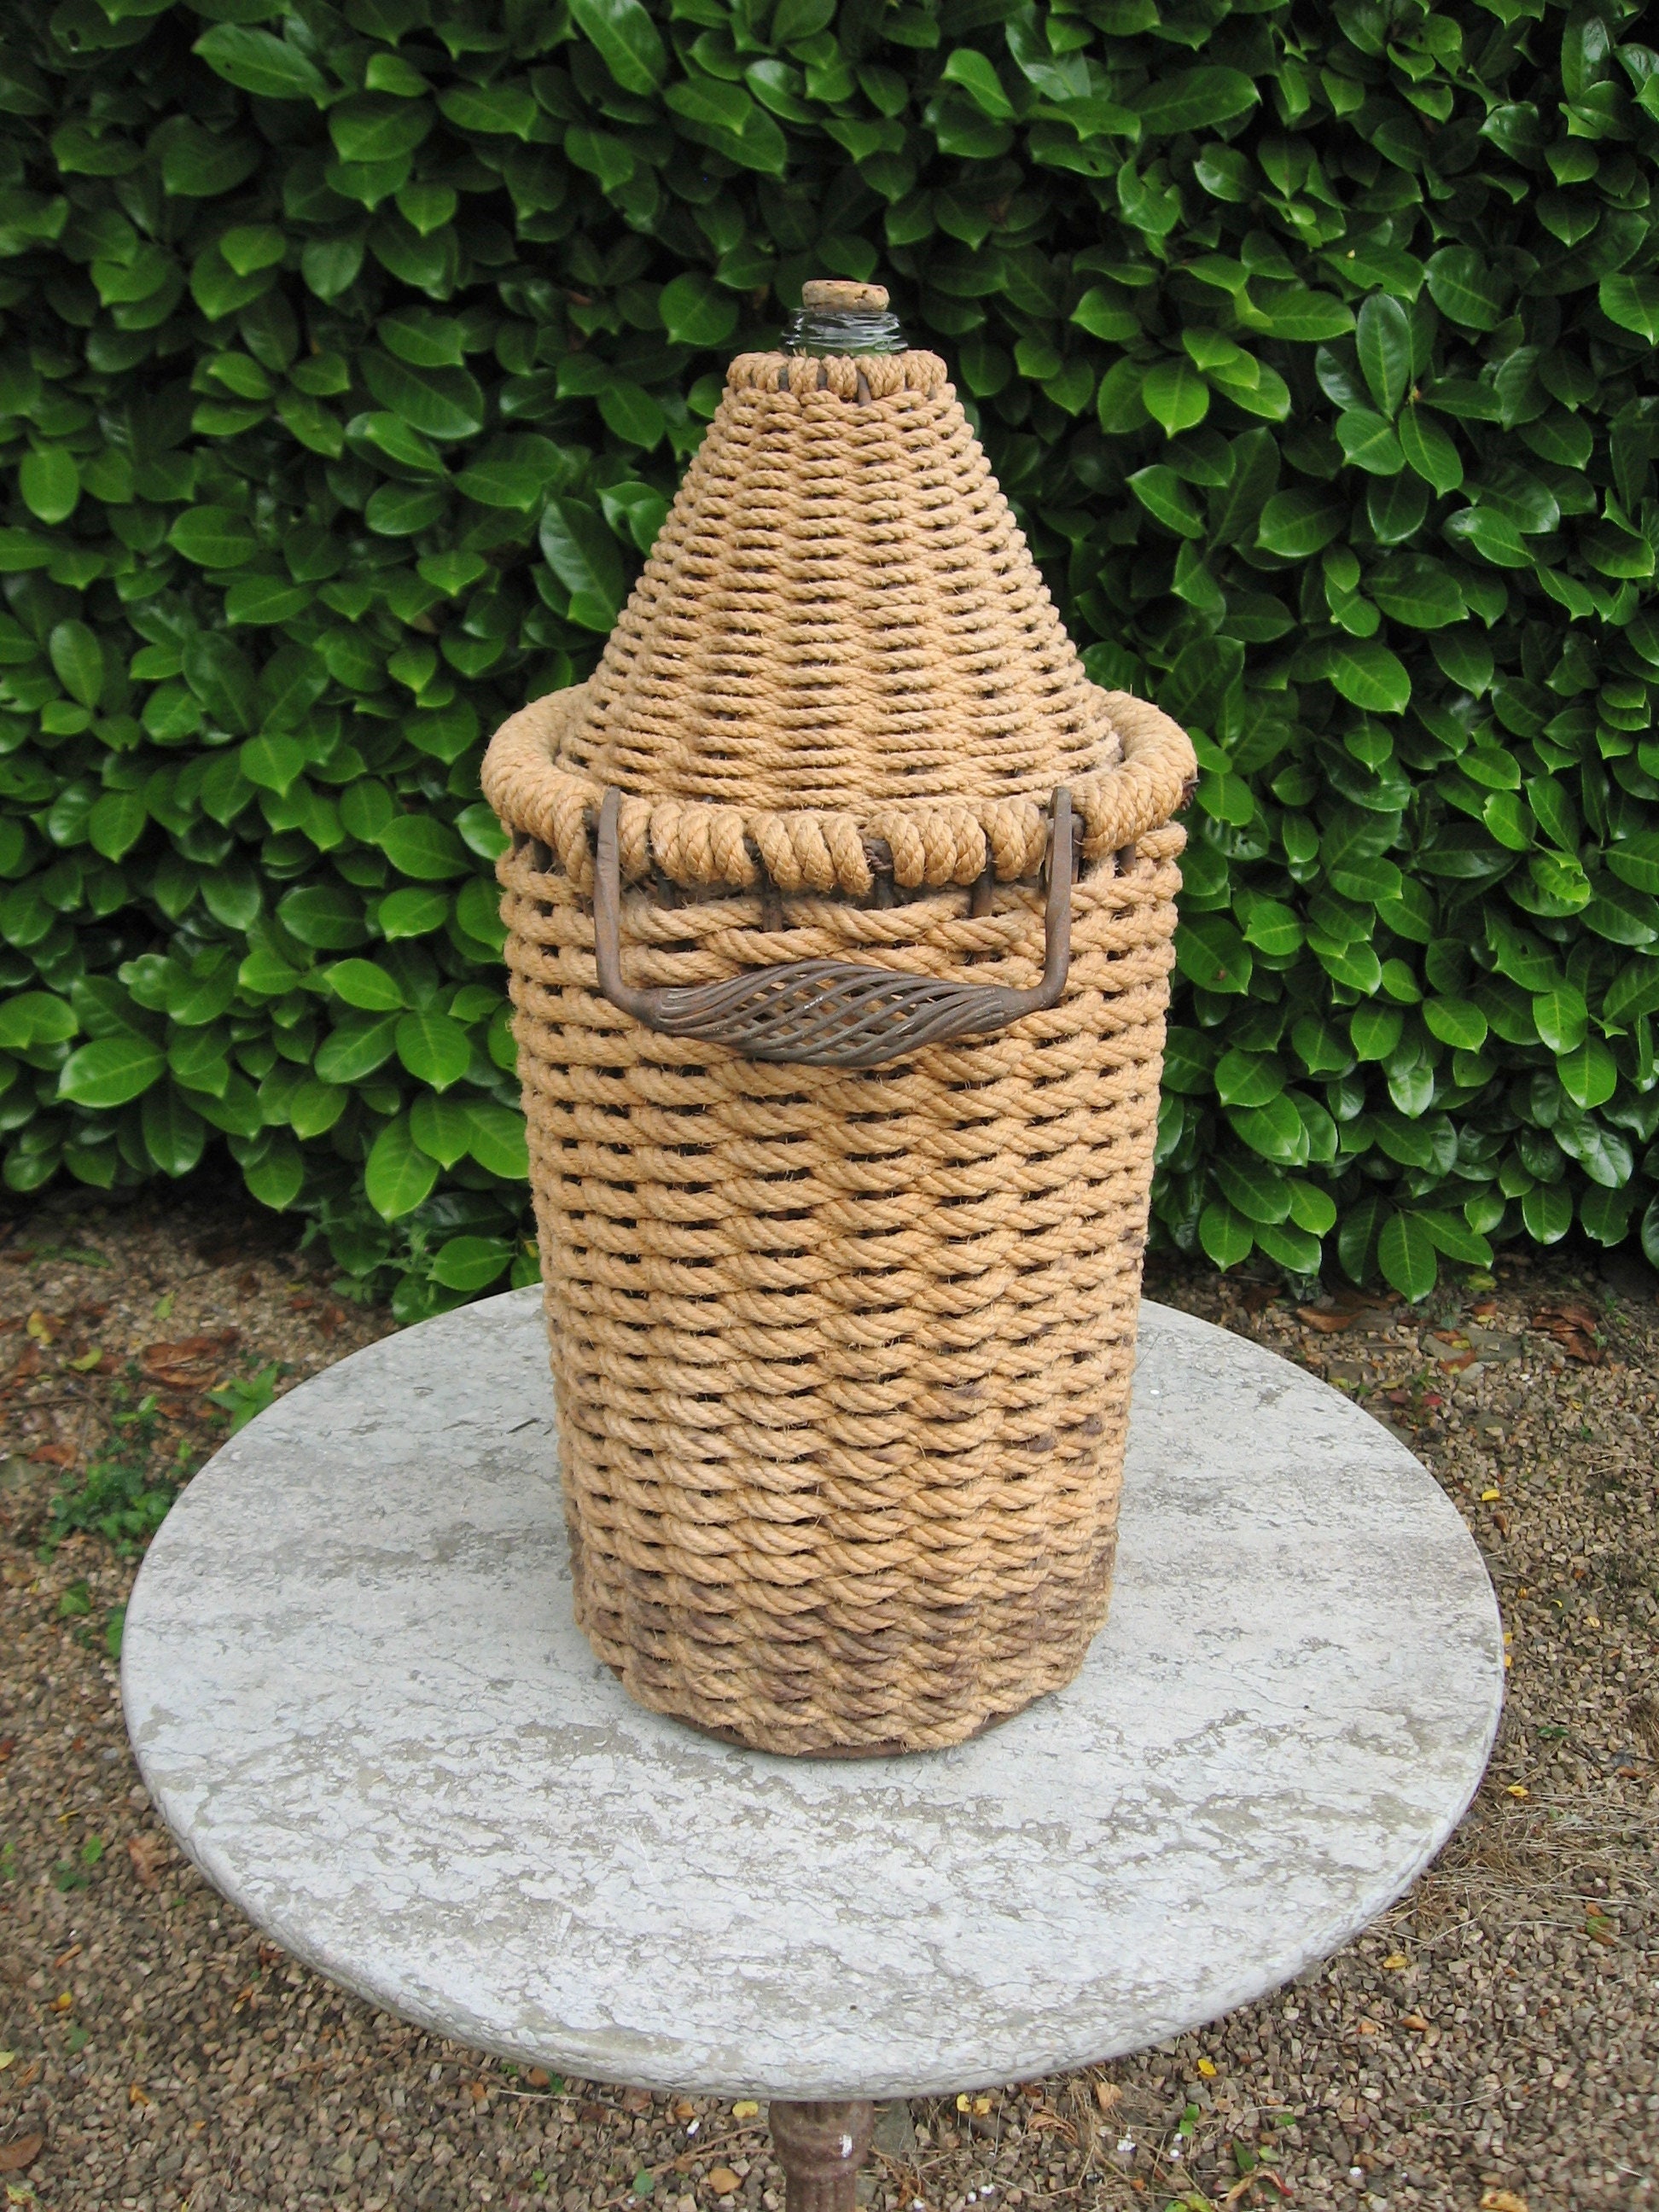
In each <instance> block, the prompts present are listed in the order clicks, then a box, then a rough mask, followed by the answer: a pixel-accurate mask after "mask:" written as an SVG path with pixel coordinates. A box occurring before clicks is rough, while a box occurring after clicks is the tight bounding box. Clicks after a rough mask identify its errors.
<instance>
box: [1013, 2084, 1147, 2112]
mask: <svg viewBox="0 0 1659 2212" xmlns="http://www.w3.org/2000/svg"><path fill="white" fill-rule="evenodd" d="M986 2102H987V2104H989V2102H990V2100H989V2098H988V2097H987V2100H986ZM1095 2102H1096V2104H1097V2105H1098V2106H1099V2107H1100V2109H1101V2111H1102V2112H1110V2111H1112V2109H1113V2108H1114V2106H1118V2105H1121V2103H1122V2102H1123V2092H1122V2090H1121V2089H1120V2088H1119V2087H1118V2086H1117V2084H1116V2082H1115V2081H1097V2082H1096V2083H1095Z"/></svg>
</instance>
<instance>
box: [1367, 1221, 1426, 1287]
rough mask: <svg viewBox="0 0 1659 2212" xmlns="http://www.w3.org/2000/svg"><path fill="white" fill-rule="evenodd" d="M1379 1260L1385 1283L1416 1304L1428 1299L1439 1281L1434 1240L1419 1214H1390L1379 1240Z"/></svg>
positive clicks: (1377, 1248) (1377, 1243)
mask: <svg viewBox="0 0 1659 2212" xmlns="http://www.w3.org/2000/svg"><path fill="white" fill-rule="evenodd" d="M1376 1261H1377V1265H1378V1267H1380V1268H1381V1269H1382V1271H1383V1280H1384V1282H1386V1283H1388V1284H1389V1285H1390V1286H1391V1287H1392V1288H1393V1289H1395V1290H1396V1291H1399V1292H1400V1294H1401V1297H1407V1298H1409V1299H1411V1301H1412V1302H1413V1304H1418V1303H1419V1301H1420V1300H1422V1299H1424V1298H1425V1297H1427V1296H1428V1295H1429V1292H1430V1291H1431V1290H1432V1289H1433V1288H1434V1286H1435V1284H1436V1282H1437V1280H1438V1279H1439V1274H1440V1265H1439V1261H1438V1260H1437V1258H1436V1256H1435V1243H1434V1239H1433V1238H1432V1237H1431V1235H1430V1234H1429V1230H1428V1226H1427V1224H1426V1223H1425V1221H1424V1219H1423V1218H1422V1217H1421V1216H1420V1215H1419V1214H1415V1213H1394V1214H1390V1215H1389V1218H1388V1220H1387V1221H1385V1222H1384V1223H1383V1230H1382V1233H1381V1235H1380V1236H1379V1237H1378V1238H1377V1240H1376Z"/></svg>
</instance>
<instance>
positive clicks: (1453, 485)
mask: <svg viewBox="0 0 1659 2212" xmlns="http://www.w3.org/2000/svg"><path fill="white" fill-rule="evenodd" d="M1395 432H1396V435H1398V437H1399V440H1400V450H1401V453H1402V454H1403V455H1404V457H1405V460H1406V465H1407V468H1409V469H1412V470H1414V471H1415V472H1416V473H1417V474H1418V475H1419V477H1422V479H1423V481H1424V483H1426V484H1430V485H1432V487H1433V488H1434V489H1435V490H1436V491H1437V492H1449V491H1455V490H1456V489H1457V488H1458V486H1459V485H1460V484H1461V483H1462V481H1463V464H1462V460H1461V459H1460V458H1459V456H1458V451H1457V447H1456V446H1455V444H1454V443H1453V442H1452V438H1451V434H1450V433H1449V431H1448V430H1447V428H1445V425H1444V424H1443V423H1442V422H1439V421H1437V419H1436V417H1435V416H1433V415H1431V413H1430V412H1429V411H1428V410H1427V409H1426V408H1424V407H1418V406H1415V405H1413V406H1409V407H1407V408H1405V409H1404V410H1402V411H1401V416H1400V420H1399V422H1397V423H1396V425H1395Z"/></svg>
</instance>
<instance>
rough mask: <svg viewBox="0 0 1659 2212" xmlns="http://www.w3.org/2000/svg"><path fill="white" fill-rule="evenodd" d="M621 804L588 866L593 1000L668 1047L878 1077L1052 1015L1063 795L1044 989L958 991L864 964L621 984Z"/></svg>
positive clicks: (1060, 924) (1062, 891) (1066, 887)
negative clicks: (930, 1050) (723, 1048)
mask: <svg viewBox="0 0 1659 2212" xmlns="http://www.w3.org/2000/svg"><path fill="white" fill-rule="evenodd" d="M621 803H622V802H621V794H620V793H618V792H617V791H615V790H614V789H613V790H611V791H607V792H606V793H605V799H604V803H603V805H601V806H600V808H599V842H598V846H597V848H596V851H595V854H594V866H593V956H594V959H595V961H596V962H597V963H598V966H599V988H600V990H601V991H603V992H604V994H605V997H606V998H607V999H609V1000H610V1001H611V1005H612V1006H619V1007H620V1008H621V1009H622V1011H623V1013H625V1014H632V1015H633V1017H634V1018H635V1020H636V1021H641V1022H643V1023H644V1024H645V1025H646V1027H647V1029H653V1030H659V1032H660V1033H661V1034H662V1035H663V1036H682V1037H696V1038H700V1039H702V1040H703V1041H704V1042H708V1043H709V1044H723V1045H729V1046H730V1047H731V1048H732V1050H733V1051H734V1052H740V1053H744V1054H746V1055H747V1056H748V1058H750V1060H786V1061H791V1062H796V1063H800V1064H804V1065H805V1066H808V1067H880V1066H884V1065H885V1063H886V1062H887V1061H889V1060H899V1059H902V1057H903V1055H904V1054H906V1053H911V1052H915V1051H916V1050H917V1049H918V1048H920V1047H921V1046H922V1045H926V1044H950V1043H952V1042H955V1040H956V1039H957V1037H964V1036H981V1035H982V1034H983V1033H984V1032H985V1031H986V1030H1000V1029H1002V1028H1005V1027H1006V1024H1008V1023H1010V1022H1015V1021H1018V1019H1019V1018H1020V1017H1021V1016H1022V1015H1023V1014H1035V1013H1037V1012H1041V1011H1042V1009H1043V1008H1044V1007H1046V1006H1057V1005H1058V1004H1059V1002H1060V994H1061V993H1062V992H1063V991H1064V990H1065V988H1066V971H1067V969H1069V967H1070V965H1071V958H1072V794H1071V793H1070V792H1069V791H1066V790H1064V789H1062V790H1060V791H1057V792H1055V793H1054V809H1053V828H1052V830H1051V832H1050V836H1049V843H1048V909H1047V919H1046V925H1045V937H1044V951H1045V957H1044V960H1043V967H1042V981H1041V982H1040V983H1039V984H1037V985H1036V987H1035V989H1032V990H1030V991H1016V990H1012V989H1011V988H1010V987H1008V986H1007V985H1006V984H1004V983H967V982H963V983H957V982H951V981H947V980H945V978H943V977H940V976H937V975H904V974H902V973H900V972H898V971H896V970H895V969H891V968H875V967H872V966H870V965H868V964H867V963H864V962H861V961H850V960H790V961H785V962H783V963H780V965H778V966H777V967H775V968H748V969H744V972H743V974H742V975H733V976H732V977H730V978H729V979H728V980H727V981H726V982H724V983H681V984H676V983H667V984H657V985H654V986H653V987H650V988H647V989H643V990H639V989H635V987H633V986H631V985H629V984H628V983H625V982H623V973H622V929H621V890H620V884H619V877H620V866H619V862H618V859H617V810H618V808H619V806H620V805H621Z"/></svg>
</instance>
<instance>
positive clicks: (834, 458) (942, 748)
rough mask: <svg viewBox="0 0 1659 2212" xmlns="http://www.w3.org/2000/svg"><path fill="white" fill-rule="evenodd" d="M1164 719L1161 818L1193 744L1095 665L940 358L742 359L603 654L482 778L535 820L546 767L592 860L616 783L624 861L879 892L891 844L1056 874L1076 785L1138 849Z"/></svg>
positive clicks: (556, 833)
mask: <svg viewBox="0 0 1659 2212" xmlns="http://www.w3.org/2000/svg"><path fill="white" fill-rule="evenodd" d="M808 291H809V297H808V307H809V308H810V307H813V306H817V307H822V308H832V307H836V306H842V307H849V308H851V307H856V308H858V309H861V310H863V311H864V312H865V313H866V314H868V313H872V312H873V311H874V310H876V309H884V307H885V306H886V295H885V294H884V293H883V292H881V291H880V289H879V288H878V287H871V286H852V285H848V286H835V285H829V284H825V285H821V286H817V287H811V288H808ZM838 295H839V296H838ZM851 295H857V297H856V299H854V297H852V296H851ZM1126 710H1127V714H1126ZM1148 716H1150V717H1151V723H1148V722H1147V721H1146V718H1147V717H1148ZM1126 722H1127V723H1133V724H1136V725H1137V730H1136V731H1135V732H1132V731H1131V730H1130V728H1128V727H1127V726H1126ZM1152 724H1157V725H1161V726H1162V731H1161V732H1154V734H1155V735H1162V734H1164V733H1167V736H1168V737H1170V738H1176V739H1178V740H1179V743H1178V746H1177V747H1176V753H1177V755H1178V756H1181V757H1174V758H1171V759H1170V760H1169V761H1167V762H1166V763H1164V773H1162V774H1161V775H1158V778H1157V781H1158V786H1159V793H1158V794H1156V796H1157V797H1158V799H1159V802H1160V803H1161V802H1162V799H1164V798H1167V800H1168V803H1167V804H1164V805H1162V815H1163V817H1167V815H1168V813H1169V812H1170V811H1171V808H1172V807H1173V805H1175V804H1176V803H1177V798H1178V792H1179V787H1180V784H1181V781H1182V778H1183V777H1184V776H1185V775H1186V774H1187V773H1188V764H1189V763H1190V760H1191V754H1190V751H1189V750H1188V748H1187V747H1186V741H1185V739H1184V738H1180V736H1179V732H1176V730H1175V728H1174V726H1173V725H1172V724H1170V723H1169V722H1168V721H1167V720H1166V719H1165V718H1164V717H1163V716H1162V715H1158V714H1156V712H1155V710H1152V709H1149V708H1144V707H1139V705H1138V703H1137V702H1133V701H1131V700H1126V699H1124V698H1123V697H1122V696H1121V695H1118V694H1112V693H1108V692H1105V691H1103V690H1101V689H1100V688H1099V687H1098V686H1097V685H1096V684H1093V683H1091V680H1090V679H1089V678H1088V676H1087V674H1086V673H1085V670H1084V667H1083V665H1082V662H1081V660H1080V659H1079V656H1078V653H1077V650H1076V648H1075V647H1074V646H1073V643H1072V641H1071V640H1070V638H1069V637H1068V636H1067V635H1066V631H1065V629H1064V627H1063V625H1062V624H1061V623H1060V617H1059V616H1058V614H1057V613H1056V611H1055V610H1054V603H1053V601H1052V600H1051V599H1050V597H1049V594H1048V587H1047V586H1046V585H1045V584H1044V583H1043V580H1042V576H1041V574H1039V573H1038V570H1037V567H1036V562H1034V561H1033V559H1032V557H1031V555H1030V550H1029V548H1028V547H1027V545H1026V543H1025V539H1024V536H1023V535H1022V533H1021V532H1020V530H1019V527H1018V524H1017V523H1016V522H1015V520H1014V517H1013V515H1012V512H1011V510H1010V508H1009V506H1008V502H1007V501H1006V498H1005V497H1004V496H1003V494H1002V491H1001V489H1000V487H999V485H998V483H997V481H996V478H995V477H994V475H993V474H992V472H991V466H990V463H989V461H988V460H987V458H986V455H985V452H984V449H983V447H981V445H980V442H979V441H978V439H977V438H976V437H975V435H974V431H973V428H972V426H971V425H970V424H969V421H968V418H967V416H965V415H964V413H963V410H962V406H961V404H960V402H959V401H958V400H957V396H956V393H955V392H954V391H953V390H952V388H951V385H950V383H949V381H948V380H947V377H946V374H945V363H944V362H942V361H941V360H940V359H939V356H937V355H935V354H932V353H924V352H917V351H905V352H892V353H884V354H878V353H872V354H869V355H865V356H847V355H841V356H833V357H829V358H822V359H820V358H813V357H811V356H801V355H799V354H795V355H791V354H783V353H767V354H743V355H740V356H738V358H737V359H736V360H735V361H734V362H732V366H731V368H730V371H729V372H728V375H727V380H726V392H725V394H724V397H723V398H722V399H721V401H720V408H719V410H718V412H717V413H716V415H715V416H714V421H713V422H712V423H711V424H710V426H709V428H708V435H706V437H705V438H704V440H703V442H702V447H700V449H699V451H698V453H697V454H696V458H695V459H694V460H693V461H692V462H691V464H690V467H689V468H688V469H687V471H686V473H685V477H684V481H683V483H682V484H681V487H680V490H679V493H678V497H677V498H676V499H675V501H674V504H673V507H672V508H671V511H670V513H669V514H668V516H667V518H666V520H665V522H664V523H663V526H662V528H661V530H660V532H659V534H658V537H657V540H656V544H655V545H654V546H653V549H652V552H651V556H650V558H649V559H648V561H647V563H646V567H645V570H644V573H643V574H642V575H641V578H640V580H639V582H638V584H637V585H636V586H635V590H634V592H633V595H632V597H631V598H630V599H629V603H628V605H627V606H626V607H625V608H624V610H623V613H622V616H621V617H620V619H619V620H618V622H617V626H616V629H614V630H613V632H612V633H611V639H610V641H609V643H608V644H607V645H606V647H605V653H604V655H603V657H602V659H601V660H600V662H599V667H598V669H597V671H595V673H594V675H593V676H592V678H591V679H590V680H589V681H588V682H587V683H586V684H579V685H575V686H573V687H572V688H571V689H570V690H568V691H565V692H559V693H555V694H554V695H552V696H551V697H550V698H549V699H546V700H543V701H540V702H538V703H537V705H536V706H535V707H533V708H527V709H526V711H525V713H524V714H521V715H518V716H515V717H514V718H513V721H512V722H510V723H508V724H507V726H506V728H504V729H503V731H502V732H501V736H500V738H498V739H497V741H496V744H495V746H494V747H492V750H491V755H490V760H489V764H488V768H487V771H486V788H487V790H489V795H490V798H491V799H492V802H493V803H495V805H496V807H497V811H499V812H501V814H502V816H503V818H505V819H507V820H509V821H513V822H515V823H519V824H520V825H521V826H524V825H525V824H526V812H525V810H526V804H527V803H528V802H529V800H530V799H531V797H532V793H531V792H530V789H529V781H530V780H532V779H533V781H534V782H535V783H536V785H537V787H538V806H537V812H538V817H539V818H541V819H542V821H543V824H544V826H543V828H542V829H538V832H537V834H540V835H544V836H545V838H546V842H549V843H550V844H551V845H552V846H553V847H554V848H555V849H556V851H557V852H558V853H559V854H560V856H561V858H562V860H564V863H565V865H566V866H567V867H568V868H569V869H570V871H571V872H572V873H573V874H575V875H576V876H577V877H578V878H579V879H580V880H584V881H585V880H586V876H587V869H586V834H587V827H588V824H589V823H590V821H591V813H592V808H593V807H595V806H596V805H597V804H598V801H599V798H600V797H601V795H602V794H603V793H604V791H605V789H606V788H607V787H611V786H615V787H617V788H619V790H620V791H621V792H622V793H623V811H622V823H621V839H622V858H623V872H624V874H625V875H627V876H629V878H635V879H637V878H640V877H641V876H643V875H645V874H647V873H648V872H650V871H651V870H652V869H653V867H654V868H656V869H658V870H660V871H661V872H663V873H665V874H666V875H667V876H669V877H670V878H672V879H674V880H676V881H678V882H680V883H682V884H743V885H749V884H754V883H755V882H756V881H757V880H758V878H759V877H760V875H761V873H762V872H765V873H766V874H767V875H769V876H770V877H771V878H772V879H773V881H774V882H775V883H776V884H779V885H780V887H781V888H782V889H784V890H802V889H814V890H843V891H848V892H853V893H856V894H862V893H863V892H865V891H866V890H868V889H869V886H870V883H871V861H872V856H873V855H874V854H876V853H878V852H882V853H890V854H891V858H892V865H893V868H894V873H895V875H896V878H897V880H898V881H899V882H900V883H901V884H907V885H915V884H921V883H927V884H944V883H947V882H955V883H968V882H971V881H972V880H973V879H974V878H975V877H976V876H977V875H979V874H980V873H981V872H983V870H984V869H985V868H986V866H987V865H989V866H992V867H994V871H995V872H996V874H997V875H998V877H999V878H1002V879H1003V880H1005V881H1006V880H1009V879H1011V878H1018V877H1023V876H1029V875H1031V874H1034V873H1035V872H1036V871H1037V870H1038V869H1039V868H1040V867H1041V866H1042V854H1043V849H1044V844H1045V841H1046V835H1047V817H1048V805H1049V801H1050V799H1051V797H1052V794H1053V793H1054V790H1055V788H1056V787H1057V786H1060V785H1066V786H1068V787H1070V788H1071V789H1072V791H1073V799H1074V803H1075V805H1076V807H1077V811H1078V812H1079V817H1081V820H1082V823H1083V825H1084V832H1085V853H1087V852H1089V850H1090V848H1091V846H1092V848H1094V850H1096V851H1099V850H1102V849H1105V848H1106V846H1107V843H1108V842H1109V841H1110V840H1112V839H1114V838H1115V839H1116V841H1117V842H1124V841H1123V839H1122V838H1121V836H1119V835H1118V832H1119V830H1120V829H1121V826H1122V823H1121V820H1120V819H1119V817H1121V816H1122V815H1123V813H1124V805H1123V802H1125V801H1127V799H1129V797H1130V793H1129V790H1128V788H1127V785H1126V783H1125V772H1124V770H1123V769H1122V768H1121V765H1120V764H1121V763H1123V761H1124V757H1125V750H1126V740H1129V739H1131V738H1132V736H1133V735H1135V734H1139V735H1142V736H1145V734H1146V732H1147V731H1148V730H1149V729H1150V728H1151V726H1152ZM1155 749H1156V750H1162V751H1168V750H1169V747H1168V745H1167V744H1164V745H1163V746H1162V747H1161V748H1155ZM1128 750H1129V751H1130V752H1131V754H1132V755H1133V754H1135V753H1143V754H1144V753H1146V752H1147V745H1146V744H1141V745H1139V746H1136V745H1134V744H1133V743H1131V744H1129V745H1128ZM1144 765H1145V768H1146V770H1147V771H1148V772H1150V771H1151V769H1152V762H1151V759H1150V757H1149V758H1147V760H1146V762H1145V763H1144ZM1131 767H1133V761H1132V762H1131ZM1128 781H1129V783H1133V784H1136V785H1138V784H1139V782H1140V781H1142V779H1141V778H1140V777H1139V776H1135V775H1130V776H1129V778H1128ZM1166 784H1167V785H1169V786H1170V790H1169V792H1168V793H1164V792H1163V788H1162V787H1163V786H1164V785H1166ZM1154 797H1155V794H1153V793H1152V792H1150V791H1147V792H1143V793H1139V798H1140V799H1141V800H1142V802H1143V803H1142V804H1141V805H1136V806H1133V807H1132V808H1131V809H1130V811H1131V812H1132V813H1133V815H1134V816H1135V817H1137V818H1139V817H1140V816H1141V815H1144V814H1146V812H1147V806H1146V803H1145V802H1146V801H1149V800H1152V799H1154Z"/></svg>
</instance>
